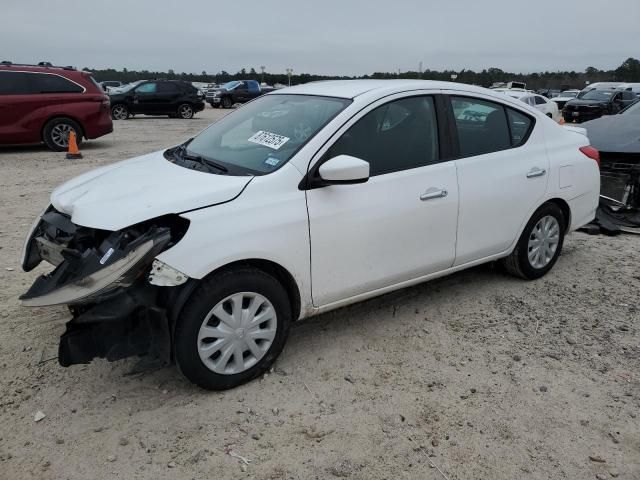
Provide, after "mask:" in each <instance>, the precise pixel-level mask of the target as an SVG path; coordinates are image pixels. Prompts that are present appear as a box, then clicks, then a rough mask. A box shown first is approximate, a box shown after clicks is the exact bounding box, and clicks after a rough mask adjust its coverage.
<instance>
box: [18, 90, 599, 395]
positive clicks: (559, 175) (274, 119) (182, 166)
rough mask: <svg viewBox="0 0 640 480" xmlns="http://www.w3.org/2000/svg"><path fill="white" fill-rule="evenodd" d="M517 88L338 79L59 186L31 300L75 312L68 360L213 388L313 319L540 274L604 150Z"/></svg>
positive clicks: (259, 369) (63, 346)
mask: <svg viewBox="0 0 640 480" xmlns="http://www.w3.org/2000/svg"><path fill="white" fill-rule="evenodd" d="M581 132H583V130H581V129H579V128H572V129H565V128H562V127H560V126H559V125H558V124H556V123H555V122H553V121H551V120H550V119H549V118H547V117H546V116H545V115H544V114H542V113H540V112H539V111H537V110H535V109H533V108H529V107H528V106H527V105H526V104H524V103H522V102H520V101H518V100H515V99H512V98H510V97H507V96H505V95H503V94H501V93H499V92H492V91H490V90H485V89H483V88H477V87H472V86H468V85H461V84H455V83H443V82H432V81H409V80H406V81H405V80H397V81H375V80H363V81H359V80H358V81H335V82H318V83H310V84H307V85H300V86H296V87H292V88H287V89H282V90H278V91H276V92H272V93H269V94H267V95H264V96H262V97H260V98H258V99H256V100H254V101H252V102H250V103H248V104H246V105H245V106H243V107H242V108H239V109H238V110H236V111H234V112H232V113H231V114H229V115H227V116H225V117H224V118H223V119H221V120H220V121H218V122H217V123H214V124H213V125H211V126H210V127H209V128H208V129H206V130H204V131H203V132H202V133H200V134H199V135H197V136H196V137H195V138H193V139H189V140H187V141H186V142H184V143H183V144H181V145H178V146H176V147H171V148H168V149H166V150H163V151H159V152H155V153H150V154H148V155H144V156H141V157H138V158H134V159H130V160H127V161H124V162H120V163H116V164H112V165H108V166H106V167H102V168H100V169H97V170H94V171H91V172H89V173H85V174H84V175H81V176H80V177H77V178H75V179H73V180H70V181H68V182H67V183H65V184H63V185H62V186H60V187H58V188H57V189H56V190H55V191H54V192H53V194H52V196H51V205H50V206H48V207H47V208H46V209H45V211H44V212H43V214H42V215H41V216H40V217H38V218H37V219H36V221H35V223H34V225H33V227H32V229H31V231H30V232H29V234H28V237H27V241H26V244H25V248H24V253H23V268H24V270H26V271H29V270H31V269H33V268H35V267H36V265H38V264H39V263H40V262H41V261H42V260H45V261H46V262H48V263H50V264H52V265H54V266H55V269H54V270H53V272H51V273H50V274H47V275H44V276H42V277H40V278H38V279H37V280H36V282H35V283H34V284H33V286H32V287H31V288H30V289H29V290H28V291H27V292H26V293H25V294H24V295H23V296H22V297H21V299H22V302H23V303H24V304H25V305H27V306H44V305H59V304H66V305H69V306H70V311H71V315H72V318H71V319H70V321H69V322H68V323H67V326H66V331H65V333H64V334H63V335H62V337H61V339H60V348H59V361H60V363H61V364H62V365H64V366H68V365H72V364H77V363H88V362H90V361H91V360H92V359H93V358H95V357H106V358H107V359H109V360H117V359H119V358H123V357H126V356H130V355H136V354H138V355H140V354H149V355H157V356H159V357H161V358H165V359H166V360H167V361H175V362H176V363H177V365H178V366H179V368H180V370H181V372H182V373H183V374H184V375H185V376H186V377H187V378H188V379H190V380H191V381H192V382H194V383H196V384H198V385H200V386H201V387H203V388H207V389H224V388H230V387H234V386H236V385H239V384H241V383H243V382H246V381H248V380H250V379H252V378H255V377H256V376H258V375H260V374H261V373H263V372H265V371H266V370H267V369H268V368H269V367H270V366H271V365H272V363H273V362H274V360H275V359H276V357H277V356H278V355H279V354H280V352H281V351H282V348H283V346H284V344H285V341H286V339H287V335H288V333H289V328H290V326H291V323H292V322H293V321H296V320H299V319H303V318H306V317H310V316H312V315H316V314H318V313H321V312H326V311H328V310H332V309H335V308H338V307H342V306H344V305H349V304H351V303H354V302H358V301H361V300H364V299H367V298H370V297H374V296H377V295H381V294H383V293H386V292H390V291H392V290H396V289H399V288H404V287H407V286H410V285H414V284H417V283H420V282H424V281H426V280H430V279H433V278H436V277H441V276H443V275H448V274H450V273H453V272H456V271H459V270H463V269H465V268H469V267H473V266H475V265H478V264H481V263H485V262H490V261H494V260H501V261H503V262H504V265H505V266H506V268H507V270H508V271H510V272H511V273H513V274H515V275H517V276H519V277H522V278H525V279H536V278H539V277H541V276H543V275H545V274H546V273H547V272H548V271H549V270H550V269H551V268H552V267H553V265H554V264H555V263H556V261H557V259H558V256H559V255H560V252H561V250H562V245H563V242H564V239H565V234H567V233H568V232H570V231H572V230H575V229H576V228H579V227H581V226H583V225H585V224H587V223H589V222H590V221H591V220H592V219H593V218H594V215H595V210H596V207H597V205H598V194H599V187H600V184H599V168H598V152H597V151H596V150H594V149H593V148H592V147H590V146H589V141H588V139H587V137H586V136H585V135H584V133H581Z"/></svg>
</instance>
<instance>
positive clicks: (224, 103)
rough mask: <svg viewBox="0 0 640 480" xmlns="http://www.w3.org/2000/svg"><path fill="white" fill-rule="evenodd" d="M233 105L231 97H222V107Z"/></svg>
mask: <svg viewBox="0 0 640 480" xmlns="http://www.w3.org/2000/svg"><path fill="white" fill-rule="evenodd" d="M232 106H233V102H232V101H231V98H230V97H222V108H231V107H232Z"/></svg>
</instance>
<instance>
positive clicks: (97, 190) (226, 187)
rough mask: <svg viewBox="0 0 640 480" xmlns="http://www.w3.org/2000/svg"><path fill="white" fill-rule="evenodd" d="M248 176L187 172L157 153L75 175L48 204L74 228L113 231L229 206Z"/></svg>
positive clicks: (60, 187)
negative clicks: (193, 211) (67, 217)
mask: <svg viewBox="0 0 640 480" xmlns="http://www.w3.org/2000/svg"><path fill="white" fill-rule="evenodd" d="M252 178H253V177H251V176H243V177H240V176H231V175H216V174H212V173H205V172H198V171H195V170H190V169H188V168H184V167H181V166H178V165H175V164H174V163H171V162H169V161H168V160H167V159H165V158H164V155H163V151H159V152H154V153H150V154H148V155H143V156H141V157H136V158H132V159H131V160H125V161H124V162H119V163H115V164H112V165H108V166H106V167H102V168H98V169H96V170H92V171H90V172H88V173H85V174H84V175H80V176H79V177H76V178H74V179H72V180H70V181H68V182H66V183H64V184H62V185H61V186H59V187H58V188H56V189H55V190H54V191H53V193H52V194H51V204H52V205H53V206H54V208H55V209H56V210H57V211H59V212H61V213H66V214H68V215H71V221H72V222H73V223H75V224H77V225H82V226H85V227H91V228H98V229H102V230H110V231H116V230H120V229H122V228H125V227H128V226H130V225H134V224H136V223H139V222H143V221H145V220H149V219H152V218H156V217H159V216H162V215H167V214H171V213H182V212H185V211H187V210H193V209H195V208H201V207H206V206H211V205H216V204H219V203H224V202H228V201H230V200H233V199H234V198H235V197H237V196H238V195H240V193H242V190H243V189H244V187H245V186H247V184H248V183H249V182H250V181H251V179H252Z"/></svg>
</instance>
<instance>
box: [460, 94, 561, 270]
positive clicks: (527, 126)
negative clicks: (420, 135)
mask: <svg viewBox="0 0 640 480" xmlns="http://www.w3.org/2000/svg"><path fill="white" fill-rule="evenodd" d="M449 98H450V105H451V110H450V112H451V113H452V116H453V123H454V125H455V128H454V134H457V143H458V145H459V152H458V155H459V158H458V160H456V164H457V167H458V187H459V189H460V212H459V216H458V241H457V248H456V260H455V265H462V264H465V263H468V262H472V261H474V260H479V259H482V258H486V257H489V256H491V255H496V254H499V253H503V252H505V251H506V250H508V249H509V247H510V246H511V245H512V244H513V242H514V240H515V239H516V238H517V237H518V233H519V232H520V230H521V227H522V226H523V224H525V223H526V222H527V221H528V220H529V217H530V216H531V214H532V213H533V211H534V210H535V209H536V208H537V206H538V205H539V202H540V200H541V198H542V197H543V196H544V194H545V191H546V188H547V178H548V171H549V159H548V158H547V153H546V147H545V143H544V137H543V132H542V129H540V128H538V129H536V128H535V119H534V117H533V116H529V115H528V114H526V113H524V112H523V111H521V110H518V109H517V108H513V107H505V106H503V104H501V103H499V102H496V101H495V100H493V99H490V97H486V98H483V97H482V96H478V97H476V96H451V97H449ZM474 112H475V113H474ZM472 113H474V114H472Z"/></svg>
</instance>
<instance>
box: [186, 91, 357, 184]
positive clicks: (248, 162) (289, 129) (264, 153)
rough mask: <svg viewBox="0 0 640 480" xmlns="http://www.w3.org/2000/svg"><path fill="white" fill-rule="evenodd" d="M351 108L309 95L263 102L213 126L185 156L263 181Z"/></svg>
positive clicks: (270, 98)
mask: <svg viewBox="0 0 640 480" xmlns="http://www.w3.org/2000/svg"><path fill="white" fill-rule="evenodd" d="M350 102H351V101H350V100H347V99H344V98H334V97H320V96H310V95H266V96H263V97H259V98H258V99H256V100H254V101H253V102H250V103H248V104H247V105H245V106H244V107H242V108H240V109H238V110H237V111H235V112H233V113H231V114H230V115H228V116H226V117H224V118H222V119H221V120H219V121H218V122H216V123H214V124H213V125H211V126H210V127H209V128H208V129H206V130H205V131H204V132H202V133H201V134H200V135H198V136H197V137H195V138H194V139H193V140H192V141H191V142H190V143H189V144H188V145H187V146H186V150H185V152H186V154H187V156H196V157H202V158H204V159H208V160H210V161H213V162H216V163H218V164H221V165H223V166H225V167H227V168H228V170H229V171H230V172H234V171H238V170H240V171H242V172H244V173H245V174H254V175H264V174H267V173H270V172H272V171H274V170H276V169H277V168H279V167H281V166H282V165H284V164H285V163H286V162H288V161H289V159H290V158H291V157H292V156H293V155H294V154H295V153H296V152H297V151H298V150H299V149H300V148H301V147H302V146H303V145H305V144H306V143H307V142H308V141H309V140H310V139H311V138H312V137H313V136H314V135H315V134H316V133H318V131H320V129H321V128H322V127H324V126H325V125H326V124H327V123H328V122H329V121H330V120H331V119H332V118H333V117H335V116H336V115H337V114H338V113H339V112H341V111H342V110H343V109H344V108H345V107H346V106H347V105H348V104H349V103H350Z"/></svg>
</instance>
